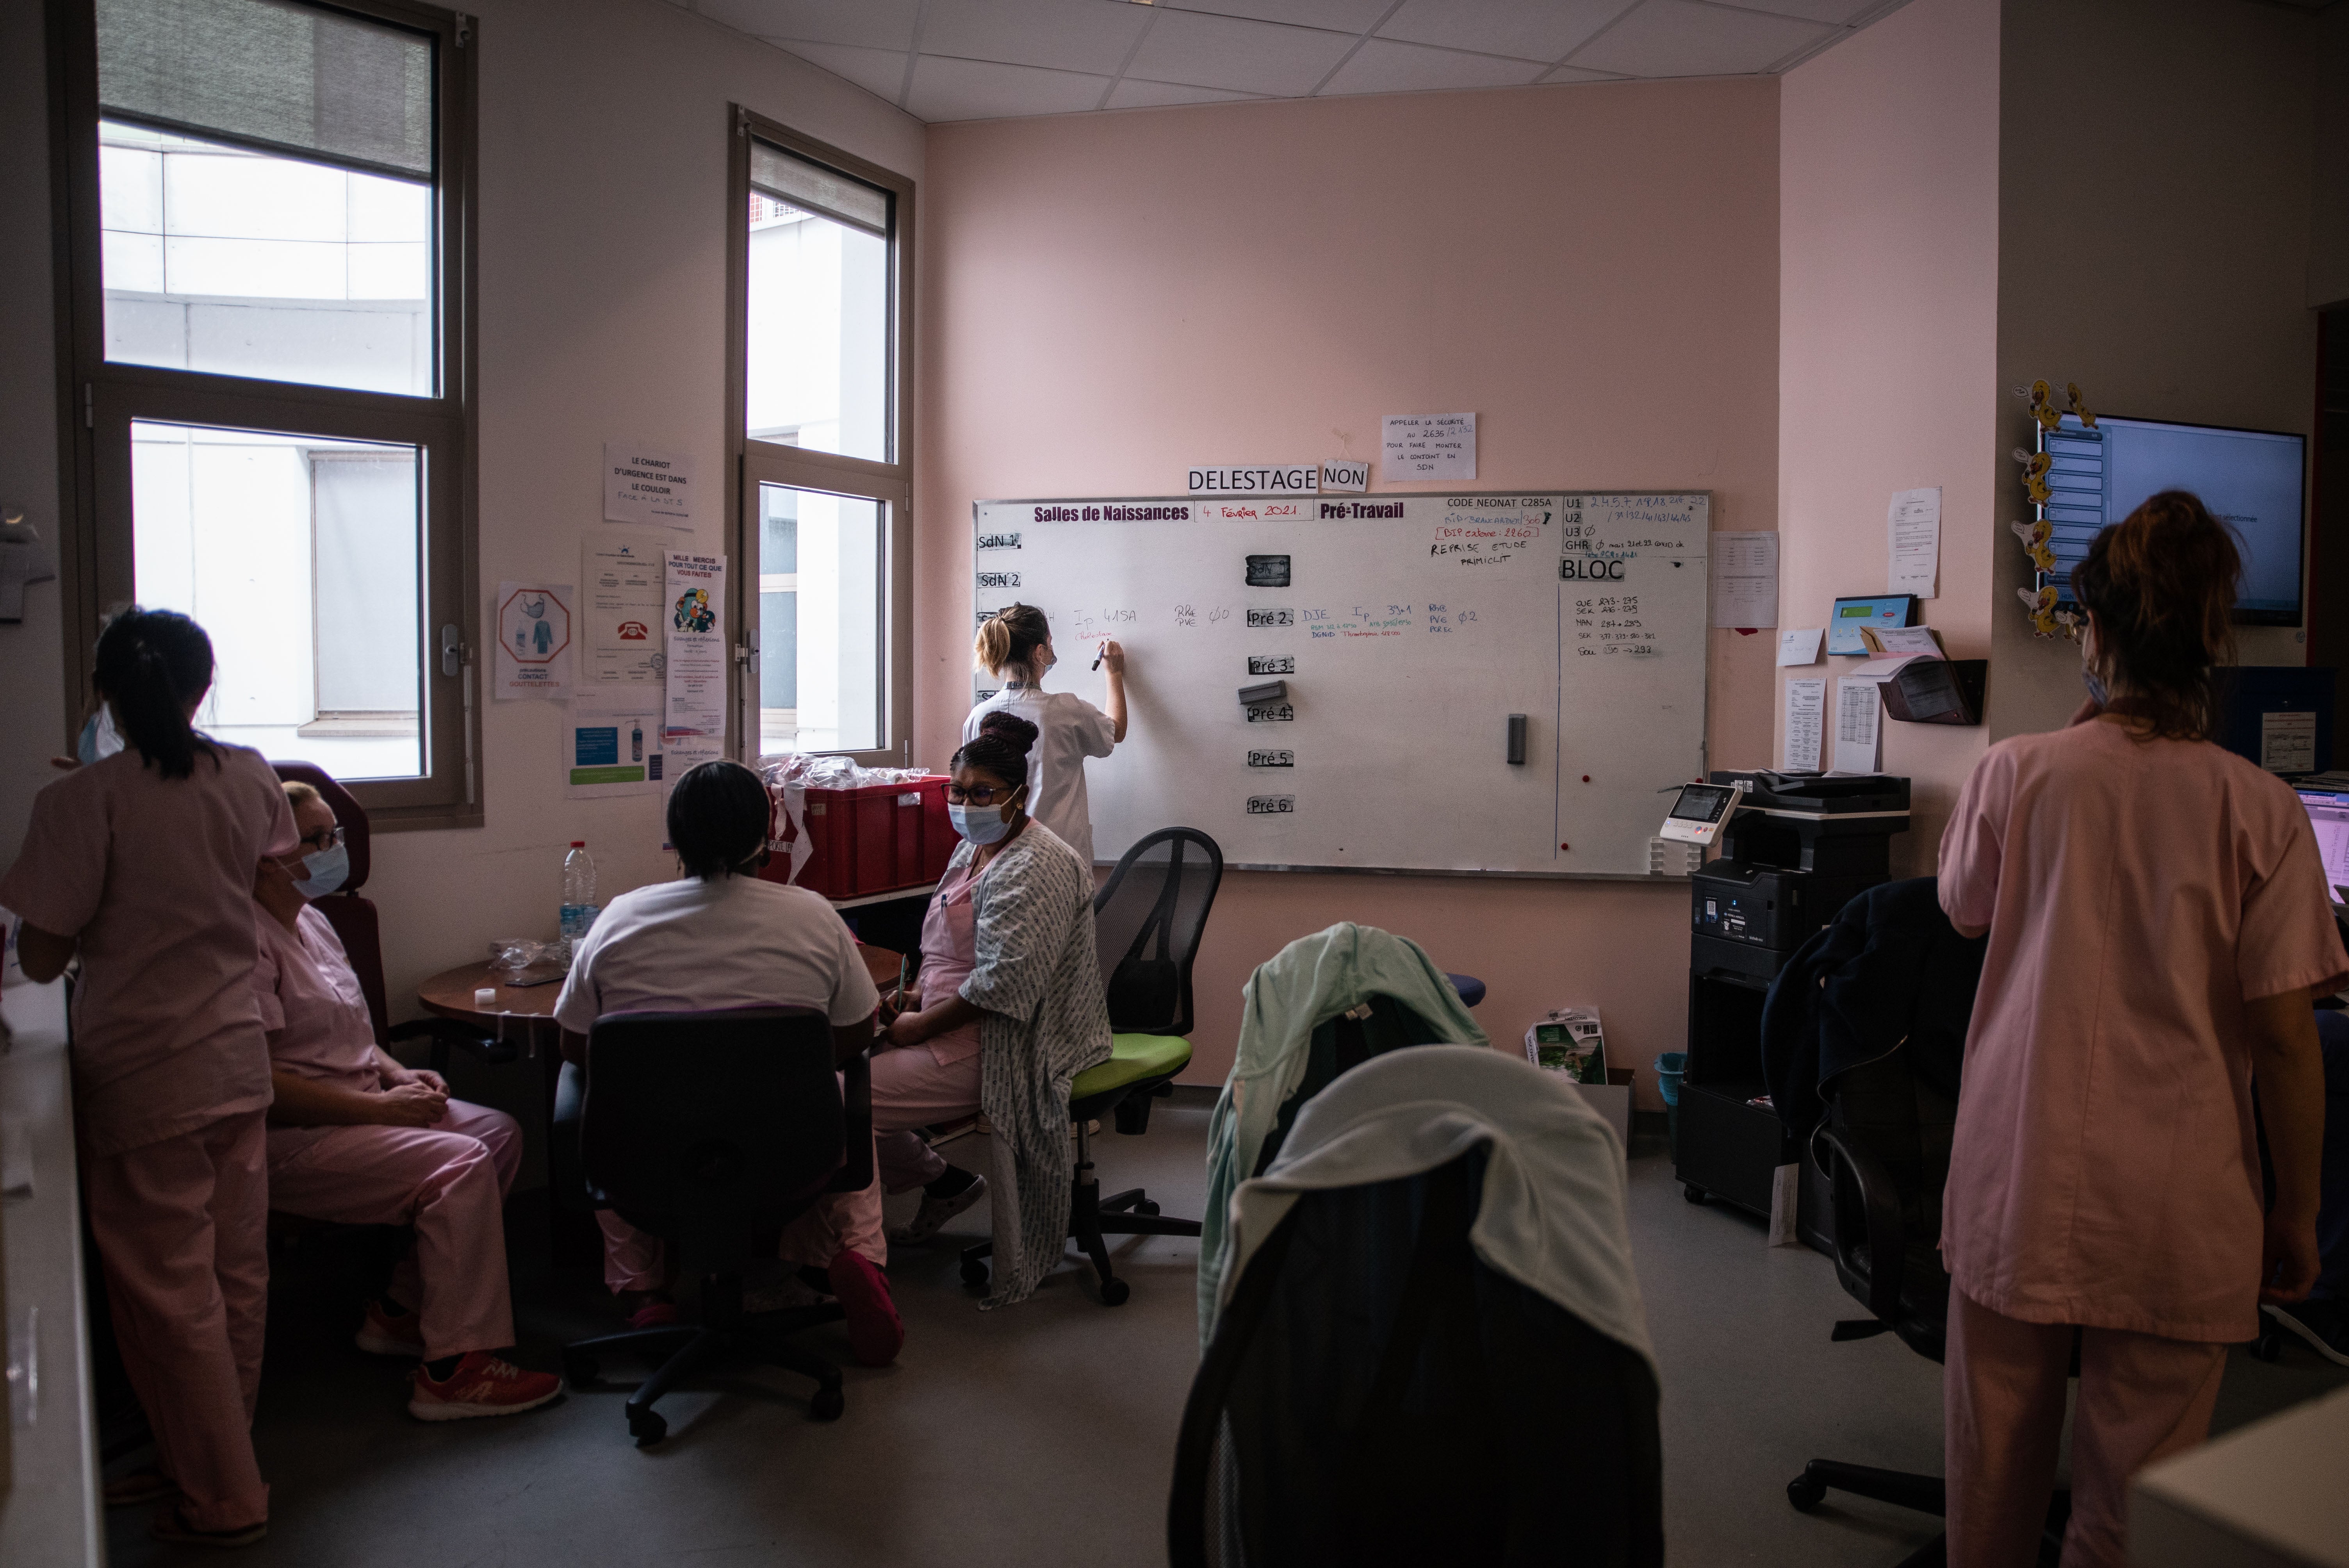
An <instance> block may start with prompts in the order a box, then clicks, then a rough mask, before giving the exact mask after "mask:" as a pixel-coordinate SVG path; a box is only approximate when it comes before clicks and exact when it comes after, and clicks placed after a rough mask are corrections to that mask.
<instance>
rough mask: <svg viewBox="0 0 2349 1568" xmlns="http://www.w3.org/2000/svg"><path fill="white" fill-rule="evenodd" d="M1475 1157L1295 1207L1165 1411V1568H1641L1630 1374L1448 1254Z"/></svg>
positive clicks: (1645, 1443) (1479, 1153) (1652, 1539)
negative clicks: (1551, 1566) (1247, 1567)
mask: <svg viewBox="0 0 2349 1568" xmlns="http://www.w3.org/2000/svg"><path fill="white" fill-rule="evenodd" d="M1486 1160H1487V1151H1486V1150H1485V1147H1484V1146H1482V1145H1479V1146H1477V1147H1475V1148H1474V1149H1471V1150H1469V1151H1468V1152H1467V1153H1465V1154H1464V1155H1462V1156H1460V1157H1459V1158H1457V1159H1455V1160H1454V1161H1451V1162H1449V1163H1448V1164H1445V1165H1442V1166H1438V1167H1437V1168H1435V1169H1433V1170H1432V1171H1423V1172H1422V1173H1420V1174H1418V1175H1415V1176H1409V1177H1404V1178H1401V1179H1398V1180H1394V1181H1375V1182H1369V1183H1364V1184H1362V1185H1360V1186H1353V1187H1339V1188H1332V1189H1325V1190H1321V1191H1309V1192H1306V1193H1304V1194H1302V1195H1301V1196H1300V1197H1299V1199H1298V1200H1297V1202H1296V1204H1295V1206H1294V1207H1293V1208H1292V1209H1290V1211H1289V1212H1288V1214H1287V1216H1286V1217H1285V1218H1284V1219H1283V1220H1282V1221H1281V1222H1280V1223H1279V1225H1278V1228H1277V1229H1276V1230H1274V1231H1273V1233H1271V1235H1270V1236H1269V1237H1268V1239H1267V1240H1266V1242H1265V1243H1264V1244H1263V1245H1262V1246H1261V1247H1260V1248H1259V1249H1258V1250H1257V1252H1256V1253H1255V1254H1254V1255H1252V1256H1251V1257H1250V1258H1249V1260H1248V1262H1247V1267H1246V1270H1245V1272H1244V1273H1243V1274H1242V1275H1241V1277H1240V1279H1239V1281H1238V1283H1237V1285H1236V1286H1235V1288H1234V1293H1233V1295H1232V1298H1231V1302H1230V1305H1229V1307H1228V1308H1227V1310H1226V1312H1225V1314H1224V1315H1223V1317H1222V1319H1221V1320H1220V1321H1219V1323H1218V1325H1217V1328H1216V1338H1215V1341H1214V1343H1213V1344H1212V1345H1211V1346H1209V1347H1208V1350H1207V1353H1206V1357H1205V1358H1204V1360H1203V1361H1202V1362H1201V1364H1200V1367H1199V1371H1198V1374H1197V1377H1196V1378H1195V1381H1194V1382H1193V1384H1192V1389H1191V1396H1190V1400H1189V1403H1188V1404H1187V1406H1186V1407H1185V1410H1184V1416H1183V1426H1182V1432H1181V1437H1180V1439H1179V1440H1178V1446H1177V1449H1176V1454H1175V1461H1174V1488H1173V1491H1172V1494H1171V1496H1170V1499H1169V1501H1168V1509H1167V1557H1168V1561H1169V1563H1171V1564H1173V1568H1204V1565H1205V1564H1207V1563H1217V1564H1233V1565H1237V1564H1241V1563H1310V1562H1355V1563H1486V1564H1494V1565H1495V1568H1506V1565H1515V1564H1519V1563H1526V1564H1530V1563H1569V1562H1570V1563H1582V1562H1591V1563H1621V1564H1657V1563H1661V1562H1662V1561H1663V1495H1662V1445H1661V1435H1660V1429H1659V1417H1658V1403H1659V1401H1658V1391H1657V1386H1656V1380H1655V1376H1654V1373H1653V1371H1652V1369H1651V1367H1650V1366H1649V1364H1648V1362H1647V1360H1646V1358H1645V1357H1642V1356H1641V1355H1640V1353H1639V1352H1637V1351H1635V1350H1633V1349H1631V1348H1630V1347H1629V1346H1625V1345H1622V1344H1620V1343H1619V1342H1617V1341H1616V1340H1614V1339H1610V1338H1609V1337H1607V1336H1604V1335H1601V1334H1599V1332H1598V1331H1597V1330H1595V1329H1593V1328H1592V1327H1591V1326H1588V1324H1586V1323H1584V1322H1583V1321H1582V1320H1581V1319H1579V1318H1578V1317H1577V1316H1576V1315H1573V1314H1572V1313H1569V1312H1568V1311H1567V1310H1565V1309H1564V1308H1563V1307H1561V1306H1559V1305H1557V1303H1556V1302H1553V1301H1551V1300H1549V1299H1548V1298H1547V1297H1546V1296H1543V1295H1540V1294H1538V1293H1537V1292H1535V1291H1533V1290H1531V1289H1528V1288H1527V1287H1526V1286H1525V1285H1523V1284H1519V1283H1518V1282H1516V1280H1513V1279H1511V1278H1509V1277H1508V1276H1506V1275H1505V1274H1499V1273H1497V1272H1496V1271H1495V1270H1494V1269H1492V1268H1491V1267H1489V1266H1488V1265H1487V1264H1485V1263H1484V1262H1482V1261H1481V1260H1480V1259H1479V1258H1477V1256H1476V1255H1475V1252H1474V1251H1473V1250H1472V1248H1471V1246H1470V1244H1469V1230H1470V1227H1471V1226H1472V1225H1473V1224H1474V1223H1475V1218H1476V1213H1477V1210H1478V1207H1479V1204H1480V1201H1481V1199H1480V1195H1481V1193H1482V1191H1483V1190H1484V1176H1485V1164H1486Z"/></svg>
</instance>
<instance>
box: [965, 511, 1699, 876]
mask: <svg viewBox="0 0 2349 1568" xmlns="http://www.w3.org/2000/svg"><path fill="white" fill-rule="evenodd" d="M972 511H973V513H974V523H975V528H976V540H975V545H976V552H975V556H974V561H975V569H976V571H975V579H974V584H973V587H974V603H973V605H972V608H973V612H974V619H975V621H984V620H985V619H986V618H987V617H988V615H989V614H993V613H994V612H995V611H996V610H997V609H999V608H1000V607H1001V606H1003V605H1004V604H1007V603H1013V602H1015V601H1017V602H1022V603H1030V604H1034V605H1036V606H1038V607H1039V608H1040V609H1042V610H1043V611H1044V613H1045V614H1047V615H1048V616H1049V617H1050V620H1051V623H1052V631H1053V644H1054V647H1055V649H1056V651H1057V652H1058V653H1059V655H1060V658H1061V664H1060V666H1059V669H1058V670H1057V671H1056V672H1055V673H1054V675H1053V676H1051V677H1050V682H1049V685H1050V686H1051V687H1053V688H1057V689H1062V690H1072V691H1076V692H1078V693H1080V694H1081V695H1084V696H1087V697H1089V698H1091V699H1092V700H1093V701H1095V702H1097V703H1098V702H1099V701H1101V700H1102V693H1103V686H1104V677H1103V676H1101V675H1099V674H1093V673H1090V672H1089V669H1088V666H1090V665H1092V659H1093V655H1094V653H1095V651H1096V648H1097V645H1099V644H1100V643H1101V642H1102V640H1103V639H1105V638H1109V637H1115V638H1116V639H1117V640H1118V641H1119V642H1120V643H1121V644H1122V645H1123V646H1124V648H1125V650H1126V655H1127V665H1126V699H1127V704H1128V707H1129V710H1130V727H1129V731H1128V734H1127V737H1126V739H1125V741H1124V743H1123V745H1121V746H1119V747H1118V748H1117V750H1116V752H1115V754H1114V755H1112V756H1111V757H1109V758H1100V759H1095V760H1093V761H1092V762H1090V763H1088V764H1087V765H1086V779H1087V786H1088V789H1089V792H1090V794H1091V797H1092V822H1093V847H1094V851H1095V853H1096V854H1097V855H1098V856H1099V857H1100V858H1102V860H1104V861H1108V860H1114V859H1115V858H1116V857H1117V856H1118V855H1120V854H1122V853H1123V852H1124V851H1125V850H1126V849H1127V848H1129V847H1130V846H1131V845H1132V844H1133V842H1134V841H1136V840H1138V839H1139V838H1141V837H1142V836H1143V834H1145V833H1148V832H1150V831H1152V830H1155V829H1158V828H1164V827H1170V826H1175V825H1182V826H1188V827H1194V828H1198V829H1202V830H1205V831H1206V832H1207V833H1209V834H1211V835H1213V837H1214V838H1215V840H1216V842H1217V843H1218V844H1220V845H1221V846H1222V847H1223V851H1224V856H1225V859H1226V861H1228V862H1229V863H1231V864H1234V865H1237V866H1244V867H1264V868H1276V867H1279V868H1308V867H1310V868H1320V869H1338V870H1347V869H1352V870H1387V871H1431V872H1434V871H1444V872H1495V873H1515V874H1520V875H1551V876H1575V875H1606V876H1640V877H1645V876H1647V875H1649V874H1651V872H1650V853H1649V841H1650V840H1651V838H1652V837H1653V836H1654V834H1655V831H1656V829H1657V828H1658V826H1659V825H1660V824H1661V822H1662V820H1663V813H1664V810H1665V808H1666V806H1667V805H1668V804H1669V802H1668V801H1667V799H1665V798H1664V797H1662V796H1660V795H1659V794H1658V793H1657V791H1658V790H1659V789H1662V788H1663V787H1664V786H1666V785H1670V784H1674V783H1680V782H1684V781H1686V780H1688V779H1693V778H1700V777H1702V769H1703V767H1704V718H1705V652H1706V635H1705V627H1706V619H1707V617H1706V614H1705V548H1706V532H1707V530H1708V528H1709V527H1710V523H1711V498H1710V496H1709V495H1708V494H1706V493H1704V492H1702V491H1696V492H1683V493H1677V494H1630V493H1611V492H1590V491H1581V492H1576V491H1555V492H1548V493H1527V492H1525V491H1508V492H1483V493H1479V492H1468V491H1463V492H1458V493H1454V494H1449V495H1444V494H1414V495H1400V496H1399V495H1391V494H1390V495H1361V496H1307V497H1299V498H1297V499H1294V500H1269V501H1267V500H1249V501H1237V500H1228V499H1214V500H1200V499H1195V498H1191V497H1174V498H1136V499H1110V500H1019V501H1008V500H1006V501H980V502H978V504H977V505H976V506H975V507H974V508H973V509H972ZM1274 680H1279V681H1285V682H1286V683H1287V685H1288V696H1287V700H1285V701H1280V702H1268V703H1260V704H1257V705H1256V706H1253V707H1250V706H1245V705H1243V704H1242V702H1241V701H1240V697H1239V693H1240V690H1241V688H1243V687H1246V686H1256V685H1260V684H1262V683H1265V682H1268V681H1274ZM996 684H997V683H996V682H995V681H994V680H993V679H992V678H989V677H987V676H980V677H978V679H977V680H975V681H974V683H973V693H972V695H973V698H974V700H975V701H976V700H981V699H983V698H984V697H985V696H988V695H989V694H990V693H991V692H992V690H993V688H994V687H995V686H996ZM1512 714H1524V715H1526V721H1527V722H1526V732H1527V733H1526V758H1525V760H1524V761H1523V762H1522V763H1516V764H1512V763H1511V762H1509V761H1508V759H1507V739H1508V720H1509V716H1510V715H1512Z"/></svg>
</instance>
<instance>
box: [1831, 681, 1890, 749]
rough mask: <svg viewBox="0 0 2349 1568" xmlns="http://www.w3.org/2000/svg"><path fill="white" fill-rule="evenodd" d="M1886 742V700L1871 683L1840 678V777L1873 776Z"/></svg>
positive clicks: (1837, 729)
mask: <svg viewBox="0 0 2349 1568" xmlns="http://www.w3.org/2000/svg"><path fill="white" fill-rule="evenodd" d="M1883 738H1884V697H1883V694H1882V693H1881V692H1879V691H1878V689H1877V683H1876V682H1875V681H1872V680H1868V679H1864V678H1857V677H1854V676H1838V677H1837V680H1836V713H1835V768H1834V769H1833V770H1834V771H1835V772H1837V773H1873V772H1875V771H1876V770H1877V768H1878V761H1877V755H1878V747H1879V745H1880V743H1881V742H1882V740H1883Z"/></svg>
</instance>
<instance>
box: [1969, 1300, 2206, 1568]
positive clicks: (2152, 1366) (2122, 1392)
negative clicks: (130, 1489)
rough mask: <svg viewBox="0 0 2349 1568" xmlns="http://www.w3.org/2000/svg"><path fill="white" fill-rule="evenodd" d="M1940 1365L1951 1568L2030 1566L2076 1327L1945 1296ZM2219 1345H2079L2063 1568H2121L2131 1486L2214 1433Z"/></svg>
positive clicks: (2092, 1334)
mask: <svg viewBox="0 0 2349 1568" xmlns="http://www.w3.org/2000/svg"><path fill="white" fill-rule="evenodd" d="M1946 1356H1947V1358H1946V1360H1944V1362H1943V1363H1942V1376H1941V1402H1942V1406H1943V1408H1944V1410H1945V1412H1946V1414H1945V1422H1946V1427H1945V1432H1946V1436H1945V1438H1944V1443H1945V1446H1946V1466H1947V1480H1946V1482H1945V1484H1946V1486H1947V1488H1948V1491H1949V1532H1950V1546H1949V1555H1950V1568H2015V1565H2016V1564H2018V1563H2031V1562H2032V1561H2033V1560H2034V1556H2035V1553H2037V1551H2038V1547H2037V1542H2038V1540H2039V1532H2040V1529H2041V1527H2042V1526H2043V1525H2044V1523H2045V1522H2046V1518H2047V1501H2048V1499H2049V1497H2050V1496H2051V1495H2052V1494H2053V1492H2054V1488H2055V1450H2056V1444H2057V1439H2059V1438H2060V1437H2061V1436H2062V1434H2063V1430H2064V1383H2065V1381H2066V1379H2067V1377H2068V1374H2069V1370H2070V1367H2071V1361H2072V1327H2071V1326H2070V1325H2068V1324H2061V1323H2025V1322H2023V1321H2022V1320H2021V1319H2019V1318H2013V1317H2007V1316H2005V1315H2002V1314H1999V1313H1995V1312H1992V1310H1991V1309H1990V1308H1988V1307H1986V1306H1983V1305H1981V1304H1980V1303H1979V1302H1976V1301H1975V1300H1974V1299H1973V1298H1972V1297H1971V1296H1969V1295H1966V1293H1965V1292H1963V1291H1961V1290H1959V1289H1957V1288H1956V1287H1955V1286H1952V1287H1951V1291H1950V1326H1949V1341H1948V1347H1947V1351H1946ZM2226 1367H2227V1347H2226V1346H2223V1345H2206V1344H2200V1343H2198V1342H2195V1341H2192V1340H2185V1339H2164V1338H2162V1337H2161V1336H2158V1335H2152V1334H2131V1333H2128V1332H2127V1331H2125V1330H2122V1329H2116V1328H2089V1329H2085V1330H2084V1331H2083V1332H2082V1334H2081V1336H2080V1396H2079V1399H2078V1402H2077V1408H2076V1409H2075V1413H2074V1415H2073V1419H2072V1522H2071V1525H2070V1527H2069V1528H2068V1529H2066V1530H2065V1531H2064V1568H2126V1564H2127V1562H2128V1553H2127V1508H2128V1483H2129V1478H2130V1477H2131V1476H2133V1475H2135V1474H2136V1473H2137V1471H2138V1470H2141V1469H2143V1468H2144V1467H2145V1466H2147V1465H2148V1464H2151V1463H2152V1462H2153V1461H2154V1460H2158V1459H2162V1458H2165V1457H2166V1456H2168V1455H2170V1454H2174V1453H2176V1452H2178V1450H2179V1449H2188V1448H2191V1447H2193V1446H2194V1445H2195V1444H2197V1443H2199V1442H2200V1441H2202V1439H2204V1438H2205V1437H2207V1436H2208V1435H2209V1430H2210V1411H2211V1408H2212V1407H2213V1406H2215V1405H2216V1404H2217V1403H2218V1402H2219V1381H2220V1377H2221V1375H2222V1374H2223V1373H2224V1372H2225V1371H2226Z"/></svg>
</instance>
